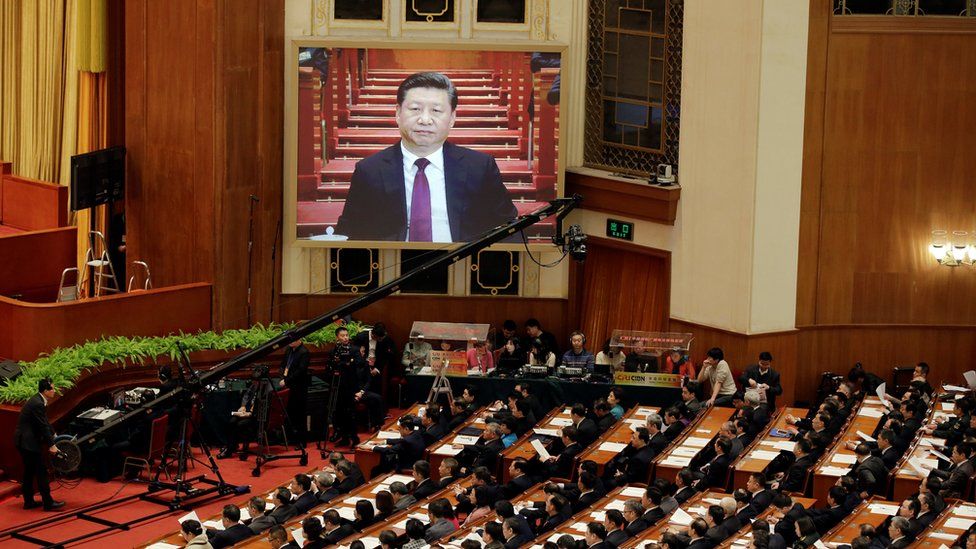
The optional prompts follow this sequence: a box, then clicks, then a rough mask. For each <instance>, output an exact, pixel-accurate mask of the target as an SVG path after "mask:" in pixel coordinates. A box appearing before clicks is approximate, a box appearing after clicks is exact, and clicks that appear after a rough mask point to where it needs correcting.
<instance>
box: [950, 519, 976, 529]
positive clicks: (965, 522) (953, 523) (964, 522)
mask: <svg viewBox="0 0 976 549" xmlns="http://www.w3.org/2000/svg"><path fill="white" fill-rule="evenodd" d="M974 522H976V520H973V519H968V518H959V517H952V518H951V519H949V520H947V521H945V527H946V528H955V529H956V530H965V529H967V528H969V527H970V526H972V525H973V523H974Z"/></svg>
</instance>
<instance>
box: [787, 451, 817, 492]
mask: <svg viewBox="0 0 976 549" xmlns="http://www.w3.org/2000/svg"><path fill="white" fill-rule="evenodd" d="M814 463H816V460H815V459H813V455H812V454H807V455H805V456H803V457H801V458H800V459H798V460H796V461H794V462H793V465H790V468H789V470H788V471H786V474H785V475H783V480H782V481H780V483H779V489H780V490H784V491H787V492H802V491H803V489H804V488H805V487H806V483H807V474H808V473H809V471H810V468H811V467H813V465H814Z"/></svg>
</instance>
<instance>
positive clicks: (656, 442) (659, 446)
mask: <svg viewBox="0 0 976 549" xmlns="http://www.w3.org/2000/svg"><path fill="white" fill-rule="evenodd" d="M669 442H670V441H669V440H668V437H666V436H665V435H664V433H661V432H659V433H657V434H655V435H654V436H652V437H651V440H649V441H648V442H647V445H648V446H649V447H650V448H651V451H652V452H654V455H655V456H656V455H658V454H660V453H661V451H662V450H664V449H665V448H667V447H668V443H669Z"/></svg>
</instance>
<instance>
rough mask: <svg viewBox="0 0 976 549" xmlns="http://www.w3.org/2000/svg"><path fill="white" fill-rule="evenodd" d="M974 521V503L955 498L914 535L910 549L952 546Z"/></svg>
mask: <svg viewBox="0 0 976 549" xmlns="http://www.w3.org/2000/svg"><path fill="white" fill-rule="evenodd" d="M974 523H976V505H973V504H972V503H969V502H965V501H959V500H956V501H954V502H952V503H951V504H949V505H948V506H947V507H946V509H945V510H944V511H943V512H942V514H941V515H939V517H938V518H937V519H935V520H934V521H932V524H929V527H928V528H926V529H925V530H923V531H922V532H921V533H919V535H918V536H916V540H915V543H913V544H912V545H910V546H909V547H911V548H912V549H939V547H940V546H942V545H945V546H946V547H952V545H953V543H954V542H955V541H956V539H957V538H959V536H961V535H963V533H965V532H966V530H967V529H968V528H969V527H970V526H972V525H973V524H974Z"/></svg>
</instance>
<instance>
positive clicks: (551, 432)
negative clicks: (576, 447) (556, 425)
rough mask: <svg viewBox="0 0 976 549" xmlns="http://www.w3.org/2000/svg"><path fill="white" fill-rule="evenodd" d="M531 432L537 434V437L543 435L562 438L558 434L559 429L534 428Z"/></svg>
mask: <svg viewBox="0 0 976 549" xmlns="http://www.w3.org/2000/svg"><path fill="white" fill-rule="evenodd" d="M532 432H533V433H535V434H537V435H545V436H547V437H557V438H558V437H561V436H562V434H560V432H559V429H544V428H542V427H536V428H534V429H532Z"/></svg>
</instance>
